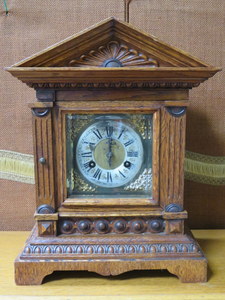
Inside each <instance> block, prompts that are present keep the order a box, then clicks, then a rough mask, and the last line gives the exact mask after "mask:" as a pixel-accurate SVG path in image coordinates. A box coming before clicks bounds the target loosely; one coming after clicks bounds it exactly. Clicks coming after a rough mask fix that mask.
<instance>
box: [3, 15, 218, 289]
mask: <svg viewBox="0 0 225 300" xmlns="http://www.w3.org/2000/svg"><path fill="white" fill-rule="evenodd" d="M7 70H8V71H9V72H10V73H11V74H12V75H13V76H15V77H17V78H18V79H20V80H21V81H22V82H24V83H26V84H27V85H28V86H30V87H32V88H34V89H35V90H36V95H37V100H38V101H37V102H35V103H32V104H30V107H31V110H32V114H33V136H34V154H35V178H36V204H37V210H36V213H35V216H34V217H35V220H36V225H35V227H34V229H33V231H32V233H31V236H30V237H29V239H28V240H27V242H26V245H25V248H24V250H23V251H22V253H21V254H20V255H19V256H18V258H17V259H16V261H15V277H16V283H17V284H20V285H23V284H41V282H42V280H43V278H44V277H45V276H46V275H48V274H50V273H52V272H53V271H57V270H88V271H93V272H97V273H99V274H101V275H104V276H107V275H117V274H121V273H123V272H127V271H130V270H140V269H149V270H150V269H167V270H168V271H169V272H171V273H173V274H175V275H177V276H178V277H179V278H180V279H181V281H182V282H199V281H206V275H207V271H206V270H207V262H206V258H205V257H204V254H203V253H202V251H201V249H200V247H199V245H198V243H197V242H196V241H195V240H194V238H193V237H192V236H191V234H190V232H189V231H188V230H187V229H185V228H184V220H185V219H186V218H187V211H186V210H184V207H183V185H184V175H183V173H184V172H183V162H184V150H185V121H186V107H187V106H188V103H189V101H188V92H189V89H191V88H193V87H197V86H198V85H199V84H200V83H201V82H203V81H205V80H206V79H208V78H209V77H211V76H213V75H214V74H215V73H216V72H217V71H219V69H217V68H214V67H212V66H210V65H208V64H206V63H204V62H202V61H200V60H198V59H196V58H194V57H192V56H190V55H189V54H187V53H185V52H183V51H181V50H178V49H176V48H174V47H171V46H169V45H167V44H165V43H163V42H160V41H159V40H158V39H156V38H155V37H152V36H150V35H147V34H144V33H142V32H140V31H138V30H137V29H135V28H133V27H132V26H131V25H129V24H127V23H124V22H120V21H117V20H116V19H114V18H110V19H107V20H105V21H103V22H101V23H98V24H97V25H95V26H93V27H91V28H89V29H87V30H85V31H83V32H81V33H80V34H77V35H74V36H72V37H69V38H67V39H65V40H63V41H61V42H60V43H58V44H56V45H54V46H52V47H49V48H47V49H46V50H44V51H41V52H40V53H37V54H35V55H33V56H32V57H29V58H27V59H25V60H23V61H22V62H19V63H17V64H15V65H13V66H12V67H9V68H7Z"/></svg>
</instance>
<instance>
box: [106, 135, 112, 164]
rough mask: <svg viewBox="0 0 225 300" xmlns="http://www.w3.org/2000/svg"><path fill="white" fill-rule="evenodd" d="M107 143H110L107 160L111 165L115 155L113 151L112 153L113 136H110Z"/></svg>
mask: <svg viewBox="0 0 225 300" xmlns="http://www.w3.org/2000/svg"><path fill="white" fill-rule="evenodd" d="M107 143H108V145H109V147H108V152H107V153H106V157H107V160H108V164H109V166H110V167H111V164H112V156H113V153H112V138H108V141H107Z"/></svg>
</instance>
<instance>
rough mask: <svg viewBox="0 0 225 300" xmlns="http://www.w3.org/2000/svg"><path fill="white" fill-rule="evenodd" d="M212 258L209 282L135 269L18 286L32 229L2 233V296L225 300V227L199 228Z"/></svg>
mask: <svg viewBox="0 0 225 300" xmlns="http://www.w3.org/2000/svg"><path fill="white" fill-rule="evenodd" d="M193 233H194V236H195V237H196V238H197V240H198V242H199V243H200V245H201V247H202V248H203V250H204V252H205V254H206V256H207V258H208V261H209V272H208V273H209V278H208V282H207V283H204V284H202V283H195V284H193V283H191V284H190V283H185V284H184V283H181V282H180V281H179V280H178V279H177V278H176V277H175V276H173V275H171V274H169V273H168V272H166V271H133V272H129V273H125V274H123V275H119V276H116V277H102V276H99V275H97V274H94V273H88V272H56V273H54V274H52V275H50V276H49V278H48V277H47V278H46V279H45V281H44V284H43V285H41V286H36V287H32V286H16V285H15V283H14V270H13V269H14V266H13V261H14V259H15V257H16V255H17V253H18V252H19V250H20V249H21V248H22V246H23V245H24V242H25V239H26V238H27V236H28V232H1V233H0V237H1V241H2V243H1V246H0V257H4V260H2V259H1V262H0V264H1V269H0V299H10V300H11V299H23V300H24V299H62V300H71V299H76V300H79V299H82V300H86V299H90V300H96V299H98V300H99V299H100V300H101V299H106V298H107V300H114V299H115V298H116V299H118V300H125V299H126V300H128V299H129V300H146V299H160V300H165V299H167V300H172V299H173V300H176V299H184V300H190V299H194V300H199V299H207V300H214V299H218V300H222V299H225V262H224V251H225V230H195V231H193Z"/></svg>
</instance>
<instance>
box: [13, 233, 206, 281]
mask: <svg viewBox="0 0 225 300" xmlns="http://www.w3.org/2000/svg"><path fill="white" fill-rule="evenodd" d="M154 269H161V270H162V269H167V270H168V271H169V272H170V273H172V274H174V275H176V276H178V277H179V279H180V280H181V281H182V282H205V281H207V261H206V259H205V257H204V255H203V253H202V251H201V249H200V247H199V245H198V244H197V242H196V241H195V240H194V239H193V237H192V236H191V235H190V234H188V233H187V234H184V235H181V234H177V235H169V236H166V235H164V236H163V235H161V236H160V235H154V236H149V235H148V236H143V235H136V236H135V237H134V236H133V235H132V237H130V236H129V235H123V236H118V235H117V236H115V237H112V236H111V237H107V236H83V237H81V238H79V240H78V239H75V238H74V237H48V238H40V237H38V236H37V230H36V228H34V230H33V232H32V235H31V236H30V237H29V239H28V240H27V243H26V246H25V248H24V250H23V252H22V253H21V254H20V255H19V256H18V258H17V259H16V261H15V281H16V284H18V285H39V284H41V283H42V280H43V278H44V277H45V276H47V275H49V274H51V273H52V272H53V271H73V270H74V271H75V270H86V271H90V272H96V273H98V274H101V275H103V276H109V275H119V274H121V273H124V272H128V271H132V270H154Z"/></svg>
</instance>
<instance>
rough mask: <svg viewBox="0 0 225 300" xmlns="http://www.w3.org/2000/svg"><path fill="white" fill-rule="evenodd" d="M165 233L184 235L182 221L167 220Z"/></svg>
mask: <svg viewBox="0 0 225 300" xmlns="http://www.w3.org/2000/svg"><path fill="white" fill-rule="evenodd" d="M166 233H167V234H177V233H181V234H183V233H184V220H167V221H166Z"/></svg>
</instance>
